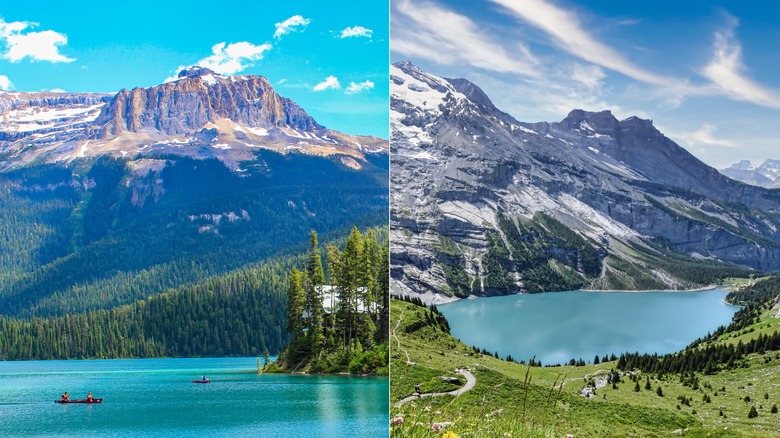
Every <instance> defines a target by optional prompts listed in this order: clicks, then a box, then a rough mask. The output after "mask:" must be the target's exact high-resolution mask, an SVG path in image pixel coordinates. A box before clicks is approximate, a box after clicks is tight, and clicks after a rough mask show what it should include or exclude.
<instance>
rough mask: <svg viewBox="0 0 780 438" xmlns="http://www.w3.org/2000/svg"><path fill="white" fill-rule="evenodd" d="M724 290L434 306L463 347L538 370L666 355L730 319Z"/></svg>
mask: <svg viewBox="0 0 780 438" xmlns="http://www.w3.org/2000/svg"><path fill="white" fill-rule="evenodd" d="M727 294H728V292H727V291H726V290H725V289H722V288H717V289H714V290H708V291H702V292H583V291H570V292H548V293H542V294H530V295H507V296H502V297H490V298H478V299H476V300H459V301H456V302H454V303H451V304H445V305H440V306H439V311H441V313H443V314H444V316H446V317H447V320H448V321H449V323H450V326H451V329H452V335H453V336H455V337H457V338H459V339H460V340H461V341H463V342H464V343H466V344H467V345H471V346H477V347H479V348H485V349H487V350H488V351H490V352H491V353H493V352H496V351H497V352H498V354H499V356H500V357H502V358H504V357H506V356H507V354H511V355H512V357H513V358H514V359H515V360H517V361H520V360H525V361H526V362H527V361H528V360H529V359H530V358H531V357H533V356H536V359H537V360H541V361H542V364H543V365H546V364H556V363H567V362H568V361H569V359H572V358H575V359H580V358H582V359H584V360H585V361H586V362H592V361H593V359H594V356H595V355H597V354H598V355H599V357H603V356H604V355H605V354H606V355H610V354H612V353H614V354H615V355H617V356H620V354H621V353H625V352H635V351H638V352H640V353H659V354H663V353H672V352H676V351H679V350H681V349H683V348H685V347H687V346H688V345H689V344H690V343H691V342H692V341H694V340H695V339H697V338H700V337H702V336H704V335H706V334H707V333H708V332H711V331H713V330H714V329H716V328H717V327H718V326H720V325H727V324H729V323H730V322H731V318H732V316H733V315H734V313H735V312H736V311H737V310H739V307H737V306H731V305H728V304H725V303H724V302H723V299H724V298H725V297H726V295H727Z"/></svg>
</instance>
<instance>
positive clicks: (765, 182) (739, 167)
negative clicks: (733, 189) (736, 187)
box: [720, 159, 780, 189]
mask: <svg viewBox="0 0 780 438" xmlns="http://www.w3.org/2000/svg"><path fill="white" fill-rule="evenodd" d="M720 173H722V174H724V175H726V176H728V177H729V178H733V179H735V180H737V181H742V182H743V183H745V184H751V185H754V186H761V187H766V188H770V189H776V188H780V160H772V159H767V160H766V161H764V162H763V163H761V165H760V166H756V165H754V164H753V163H751V162H750V161H749V160H742V161H740V162H739V163H734V164H732V165H731V166H729V167H727V168H725V169H720Z"/></svg>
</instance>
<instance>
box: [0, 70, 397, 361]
mask: <svg viewBox="0 0 780 438" xmlns="http://www.w3.org/2000/svg"><path fill="white" fill-rule="evenodd" d="M388 167H389V159H388V142H387V140H385V139H381V138H376V137H368V136H356V135H349V134H344V133H341V132H337V131H334V130H330V129H328V128H326V127H324V126H322V125H320V124H319V123H317V121H316V120H314V119H313V118H312V117H311V116H310V115H308V114H307V113H306V112H305V111H304V110H303V109H302V108H301V107H300V106H298V105H297V104H296V103H295V102H293V101H292V100H290V99H287V98H285V97H282V96H279V95H278V94H277V93H276V92H275V91H274V89H273V87H272V86H271V85H270V84H269V82H268V81H267V80H266V79H265V78H263V77H261V76H221V75H218V74H216V73H214V72H213V71H210V70H208V69H205V68H200V67H192V68H188V69H185V70H183V71H182V72H181V73H180V74H179V76H178V79H176V80H174V81H171V82H168V83H164V84H161V85H157V86H154V87H150V88H135V89H132V90H122V91H120V92H118V93H116V94H113V95H109V94H92V93H51V92H42V93H23V92H3V93H0V203H1V204H2V209H0V236H2V237H0V318H2V317H6V318H22V319H26V318H30V317H31V316H41V317H63V315H74V314H81V312H85V311H87V312H92V311H97V310H98V309H124V310H121V311H120V310H117V312H118V313H117V315H120V314H121V315H124V316H122V318H126V317H127V318H140V316H138V315H142V314H144V312H145V311H146V310H145V309H149V307H146V304H143V301H144V300H147V299H149V297H153V296H162V297H167V298H161V299H162V300H168V301H170V302H169V303H168V304H164V305H165V306H168V305H169V306H170V307H171V308H180V309H182V313H181V314H180V315H179V314H177V315H175V316H176V318H177V320H180V322H181V323H180V324H178V325H177V327H180V328H181V330H180V331H179V332H177V333H178V334H177V335H176V336H179V337H182V336H184V335H183V333H191V332H192V333H195V332H197V333H198V335H197V338H195V339H189V340H188V341H187V342H189V343H192V345H189V344H188V345H187V348H186V349H183V348H178V349H176V348H174V347H176V345H174V346H173V347H171V348H172V349H168V350H166V351H168V352H169V353H168V354H170V352H171V351H174V352H176V354H187V355H198V354H215V353H214V352H217V353H218V354H251V351H249V350H246V349H245V348H244V347H246V345H247V343H248V342H247V339H248V338H247V337H246V336H243V337H242V335H241V333H246V332H248V331H250V330H252V331H253V333H260V332H261V331H262V332H263V333H270V334H271V335H269V337H268V339H269V341H268V343H267V344H266V345H265V347H267V348H270V349H271V351H272V353H273V352H274V351H278V350H279V349H280V348H282V347H283V344H284V342H283V341H284V339H285V337H286V336H285V334H284V321H283V320H280V319H279V318H283V312H280V311H279V309H283V307H284V302H282V301H279V300H283V299H284V290H285V289H284V282H285V280H284V279H285V278H286V275H287V271H288V270H289V269H290V267H291V264H292V263H293V262H292V261H291V260H289V256H292V255H295V254H298V253H299V252H303V251H304V250H305V248H306V242H307V241H308V236H309V233H310V231H311V230H316V231H317V232H318V233H319V234H320V236H321V238H322V240H323V242H327V241H328V240H329V239H337V238H339V237H340V236H346V234H348V232H349V229H350V228H351V227H352V226H353V225H357V226H359V227H361V228H365V227H370V226H383V225H385V224H386V223H387V222H386V221H387V208H388V207H387V206H388ZM280 256H285V257H287V259H284V260H285V261H284V262H282V261H280V260H281V259H280V258H279V257H280ZM266 262H267V263H268V265H267V266H265V267H264V268H263V269H265V271H262V272H263V273H258V272H260V271H258V272H254V271H252V270H253V269H254V268H256V267H258V266H259V265H260V264H262V263H266ZM246 270H249V271H251V272H248V273H246V272H245V271H246ZM233 271H241V272H244V273H242V274H235V275H233V274H230V272H233ZM268 272H272V274H268ZM226 275H232V277H231V276H228V277H225V276H226ZM238 277H242V278H244V277H248V278H250V277H251V278H253V281H252V288H250V289H249V290H246V289H247V288H246V284H243V283H242V285H239V284H237V283H236V281H235V280H231V278H238ZM181 288H185V289H186V290H185V289H183V290H182V291H180V292H177V294H178V295H177V294H174V295H169V294H168V293H173V292H174V291H177V290H179V289H181ZM238 289H241V290H242V291H243V292H242V294H244V295H241V300H245V302H250V301H252V302H259V301H263V300H265V301H269V300H270V304H269V306H273V307H274V311H273V312H265V311H264V310H263V309H251V311H249V312H248V313H246V312H245V313H244V314H242V315H243V316H240V317H234V316H231V317H230V318H228V319H229V320H230V321H229V322H228V323H229V324H234V325H235V327H233V328H231V329H230V330H231V333H235V334H236V336H238V337H242V339H243V340H242V341H241V343H238V342H232V343H227V344H224V343H222V344H220V343H219V339H220V337H221V338H222V340H225V339H226V338H225V336H226V335H225V334H224V333H222V335H220V333H218V332H216V331H213V332H203V327H208V326H209V322H208V321H209V318H210V316H209V315H208V314H206V313H204V311H203V309H204V307H203V304H204V303H206V302H208V303H209V305H208V306H209V308H210V309H212V310H213V309H216V310H213V311H217V312H219V311H220V310H219V306H221V305H223V304H224V305H227V304H225V303H227V302H228V301H230V300H232V301H230V302H231V303H232V304H230V306H232V307H231V308H232V309H234V310H235V309H238V310H237V311H240V309H241V308H242V307H241V304H240V303H238V304H237V303H236V300H237V299H238V298H237V297H238V295H233V296H232V297H231V296H228V295H229V294H230V293H232V292H230V293H228V292H225V291H227V290H238ZM220 291H223V292H224V293H225V294H226V295H225V296H224V297H222V296H221V295H220ZM188 294H196V295H195V296H189V295H188ZM197 294H201V295H197ZM214 294H217V295H216V297H215V295H214ZM267 294H270V295H267ZM179 300H183V301H184V302H186V303H188V305H187V306H186V309H185V308H184V307H181V306H178V305H174V303H173V302H174V301H176V302H179ZM126 305H133V306H137V308H138V309H140V310H138V311H137V312H136V311H135V310H128V308H127V307H122V306H126ZM158 305H161V306H162V305H163V304H159V302H158ZM177 306H178V307H177ZM151 314H152V315H157V314H155V313H154V312H151ZM127 315H129V316H127ZM224 315H228V314H227V313H223V316H224ZM231 315H233V314H231ZM169 316H170V315H169ZM103 317H106V315H105V314H104V315H103V316H102V317H101V318H103ZM154 317H155V318H161V317H162V315H157V316H154ZM170 317H171V318H173V316H170ZM162 319H165V318H162ZM212 319H213V318H212ZM231 321H232V322H231ZM158 322H160V321H158ZM250 323H251V324H250ZM133 324H135V325H133ZM144 324H147V325H148V324H150V323H149V322H148V321H136V320H133V321H132V324H131V322H128V323H127V325H126V327H136V326H142V327H146V325H144ZM161 324H168V325H170V323H164V322H163V323H161ZM65 325H67V324H65ZM258 325H262V328H258ZM123 327H124V326H123ZM147 328H148V327H147ZM128 330H129V328H128ZM150 330H151V329H150ZM155 330H157V331H156V333H158V334H156V335H153V336H154V338H155V339H157V341H160V338H159V336H160V335H159V333H160V331H159V330H162V332H164V333H167V334H168V335H170V336H169V337H168V338H167V339H168V341H169V343H170V340H171V339H174V334H172V333H170V330H172V329H171V327H168V326H165V327H164V328H163V327H162V326H159V327H157V328H155ZM177 330H178V329H177ZM149 333H155V331H154V330H151V331H149ZM117 336H119V335H117ZM121 336H132V334H130V333H125V334H122V335H121ZM150 336H152V335H150ZM231 336H233V335H231ZM185 337H186V336H185ZM271 337H272V338H273V342H271V341H270V339H271ZM152 343H154V340H152ZM249 343H251V342H249ZM217 345H218V346H217ZM158 346H159V345H158ZM178 347H181V345H179V346H178ZM123 348H125V347H117V346H113V347H112V346H108V347H107V349H106V350H102V351H112V352H119V353H115V354H119V355H121V351H124V350H123ZM144 348H145V350H144V351H157V349H158V348H157V347H155V346H152V347H149V348H146V347H144ZM252 348H253V349H255V350H257V351H260V352H262V351H263V348H264V346H263V345H256V344H254V345H252ZM84 351H86V350H84ZM182 352H184V353H182ZM46 353H47V352H43V353H42V354H41V357H58V356H52V355H49V356H45V354H46ZM48 353H51V352H48ZM9 357H10V356H9ZM25 357H26V356H25Z"/></svg>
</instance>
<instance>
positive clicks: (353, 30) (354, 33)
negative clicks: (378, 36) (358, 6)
mask: <svg viewBox="0 0 780 438" xmlns="http://www.w3.org/2000/svg"><path fill="white" fill-rule="evenodd" d="M373 34H374V31H373V30H371V29H368V28H365V27H363V26H351V27H347V28H345V29H344V30H342V31H341V36H340V37H339V38H349V37H365V38H368V39H371V36H372V35H373Z"/></svg>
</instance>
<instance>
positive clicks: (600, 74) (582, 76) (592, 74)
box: [571, 64, 607, 88]
mask: <svg viewBox="0 0 780 438" xmlns="http://www.w3.org/2000/svg"><path fill="white" fill-rule="evenodd" d="M606 77H607V74H606V73H604V70H603V69H602V68H601V67H599V66H598V65H582V64H574V67H572V71H571V78H572V79H574V80H575V81H577V82H579V83H581V84H583V85H585V86H586V87H588V88H596V87H598V86H600V85H601V81H602V80H603V79H604V78H606Z"/></svg>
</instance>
